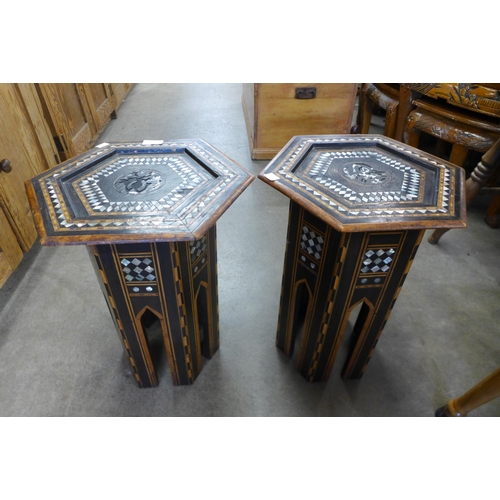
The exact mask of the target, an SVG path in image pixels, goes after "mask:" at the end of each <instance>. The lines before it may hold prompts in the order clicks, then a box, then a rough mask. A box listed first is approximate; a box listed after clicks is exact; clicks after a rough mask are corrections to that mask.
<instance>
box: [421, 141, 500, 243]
mask: <svg viewBox="0 0 500 500" xmlns="http://www.w3.org/2000/svg"><path fill="white" fill-rule="evenodd" d="M498 169H500V139H497V141H496V142H495V144H493V146H491V148H490V149H489V150H488V151H487V152H486V153H484V155H483V157H482V158H481V161H480V162H479V163H478V164H477V166H476V168H475V169H474V170H473V171H472V173H471V174H470V177H469V178H468V179H467V181H466V183H465V204H466V205H467V206H468V205H469V204H470V202H471V201H472V200H473V199H474V198H475V197H476V196H477V194H478V193H479V191H480V190H481V188H483V187H484V186H485V185H486V184H487V183H488V181H489V180H490V179H491V178H492V176H493V175H494V174H495V173H496V171H497V170H498ZM447 231H448V229H436V230H435V231H434V232H433V233H432V234H431V235H430V236H429V238H428V241H429V243H432V244H433V245H435V244H436V243H438V241H439V239H440V238H441V236H442V235H443V234H444V233H446V232H447Z"/></svg>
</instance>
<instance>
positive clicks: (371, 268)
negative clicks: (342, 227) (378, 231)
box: [361, 248, 396, 273]
mask: <svg viewBox="0 0 500 500" xmlns="http://www.w3.org/2000/svg"><path fill="white" fill-rule="evenodd" d="M395 252H396V250H394V248H381V249H380V250H377V251H374V250H368V251H367V252H366V253H365V256H364V260H363V266H364V267H362V268H361V272H362V273H380V272H382V273H386V272H387V271H389V269H390V267H391V263H392V261H393V259H394V257H393V256H394V253H395Z"/></svg>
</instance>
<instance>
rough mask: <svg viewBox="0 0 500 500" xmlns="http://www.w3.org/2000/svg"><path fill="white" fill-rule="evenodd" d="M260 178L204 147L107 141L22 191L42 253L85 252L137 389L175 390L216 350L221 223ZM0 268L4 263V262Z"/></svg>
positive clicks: (191, 143) (191, 378)
mask: <svg viewBox="0 0 500 500" xmlns="http://www.w3.org/2000/svg"><path fill="white" fill-rule="evenodd" d="M253 179H254V176H253V175H251V174H249V173H248V172H247V171H246V170H245V169H243V167H241V166H240V165H238V164H237V163H235V162H234V161H233V160H231V159H230V158H228V157H227V156H226V155H224V154H223V153H221V152H220V151H218V150H217V149H215V148H213V147H212V146H210V145H209V144H208V143H206V142H205V141H203V140H201V139H187V140H179V141H161V140H153V141H148V140H144V141H142V142H126V143H111V144H109V143H103V144H100V145H98V146H96V147H95V148H93V149H92V150H90V151H87V152H86V153H84V154H82V155H79V156H77V157H76V158H73V159H72V160H68V161H66V162H63V163H62V164H60V165H58V166H57V167H55V168H52V169H51V170H50V171H48V172H46V173H44V174H41V175H38V176H36V177H34V178H33V179H31V180H30V181H29V182H27V184H26V188H27V191H28V196H29V200H30V203H31V205H32V208H33V212H34V215H35V220H36V225H37V229H38V232H39V235H40V241H41V243H42V244H43V245H86V246H87V247H88V250H89V254H90V257H91V260H92V263H93V265H94V270H95V272H96V275H97V279H98V281H99V283H100V286H101V290H102V292H103V295H104V298H105V299H106V302H107V304H108V306H109V310H110V312H111V315H112V318H113V321H114V323H115V326H116V329H117V331H118V334H119V337H120V339H121V341H122V344H123V348H124V350H125V353H126V355H127V357H128V360H129V362H130V368H131V371H132V374H133V376H134V378H135V380H136V382H137V384H138V385H139V387H141V388H143V387H155V386H157V385H158V376H157V370H156V367H155V362H154V357H155V356H154V352H153V351H154V348H153V346H152V345H151V344H152V339H151V338H150V337H148V328H149V327H150V326H151V324H152V323H155V322H156V323H158V322H159V326H160V329H161V335H162V340H163V347H164V348H165V349H166V353H167V358H168V364H169V368H170V370H171V375H172V381H173V383H174V385H187V384H192V383H193V382H194V381H195V379H196V377H197V376H198V375H199V373H200V371H201V369H202V366H203V361H202V357H205V358H208V359H210V358H211V357H212V356H213V355H214V353H215V352H216V351H217V349H218V347H219V319H218V318H219V316H218V294H217V253H216V222H217V220H218V219H219V217H220V216H221V215H222V214H223V213H224V212H225V211H226V210H227V209H228V208H229V207H230V205H231V204H232V203H233V202H234V201H235V200H236V198H237V197H238V196H239V195H240V194H241V193H242V192H243V190H244V189H246V187H247V186H248V185H249V184H250V183H251V182H252V181H253ZM0 263H1V262H0Z"/></svg>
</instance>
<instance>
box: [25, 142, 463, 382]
mask: <svg viewBox="0 0 500 500" xmlns="http://www.w3.org/2000/svg"><path fill="white" fill-rule="evenodd" d="M259 178H260V179H261V180H262V181H264V182H266V183H268V184H269V185H270V186H272V187H273V188H275V189H277V190H279V191H281V192H282V193H283V194H285V195H286V196H287V197H289V199H290V209H289V222H288V236H287V243H286V249H285V262H284V268H283V277H282V288H281V299H280V306H279V315H278V317H279V319H278V329H277V337H276V345H277V346H278V348H279V349H281V350H282V351H283V353H284V354H285V355H286V356H289V357H291V356H292V354H293V350H294V345H295V343H296V340H297V338H298V337H299V332H301V333H300V337H301V341H300V346H299V352H298V356H297V368H298V370H299V371H300V373H301V374H302V375H303V376H304V378H305V379H306V380H308V381H310V382H314V381H319V380H327V379H328V377H329V375H330V372H331V370H332V366H333V363H334V360H335V357H336V354H337V351H338V348H339V345H340V341H341V339H342V336H343V333H344V330H345V329H346V325H347V321H348V319H349V316H350V314H351V312H352V311H353V310H354V309H355V308H356V307H357V306H359V305H360V310H359V315H358V318H357V320H356V323H355V325H354V329H353V332H352V334H351V342H350V347H349V353H348V355H347V360H346V362H345V365H344V369H343V371H342V377H343V378H345V379H352V378H360V377H361V376H362V374H363V372H364V370H365V368H366V365H367V363H368V361H369V359H370V357H371V355H372V354H373V350H374V348H375V345H376V343H377V341H378V338H379V336H380V334H381V332H382V330H383V328H384V326H385V324H386V322H387V320H388V318H389V315H390V312H391V310H392V308H393V306H394V303H395V301H396V298H397V296H398V294H399V292H400V290H401V287H402V286H403V283H404V280H405V278H406V276H407V274H408V271H409V269H410V266H411V264H412V262H413V260H414V258H415V254H416V252H417V249H418V246H419V243H420V241H421V239H422V236H423V233H424V231H425V229H435V228H460V227H465V225H466V223H465V197H464V172H463V170H462V169H460V168H458V167H456V166H454V165H452V164H450V163H447V162H445V161H443V160H441V159H439V158H436V157H433V156H431V155H428V154H426V153H424V152H422V151H420V150H418V149H415V148H412V147H409V146H407V145H404V144H402V143H399V142H397V141H394V140H392V139H388V138H386V137H384V136H377V135H324V136H298V137H294V138H292V139H291V140H290V142H289V143H288V144H287V145H286V146H285V147H284V148H283V149H282V151H281V152H280V153H278V155H277V156H276V157H275V158H274V159H273V160H272V161H271V162H270V163H269V164H268V166H267V167H266V168H265V169H264V170H263V171H262V172H261V173H260V174H259ZM253 180H254V176H253V175H251V174H249V173H248V172H246V171H245V170H244V169H243V168H242V167H241V166H239V165H238V164H237V163H235V162H234V161H233V160H231V159H230V158H228V157H227V156H225V155H224V154H223V153H221V152H220V151H218V150H216V149H215V148H213V147H212V146H210V145H209V144H207V143H206V142H205V141H202V140H200V139H193V140H178V141H143V142H138V143H110V144H108V143H105V144H101V145H99V146H97V147H95V148H93V149H92V150H90V151H88V152H87V153H85V154H83V155H80V156H78V157H76V158H74V159H72V160H69V161H67V162H64V163H62V164H60V165H59V166H57V167H54V168H53V169H51V170H49V171H47V172H45V173H43V174H41V175H39V176H37V177H35V178H33V179H31V180H30V181H28V182H27V184H26V186H27V191H28V196H29V199H30V203H31V206H32V209H33V213H34V218H35V223H36V227H37V230H38V233H39V236H40V240H41V243H42V244H43V245H73V244H75V245H86V246H87V249H88V252H89V254H90V258H91V260H92V262H93V265H94V269H95V272H96V275H97V278H98V281H99V283H100V285H101V289H102V291H103V295H104V297H105V299H106V301H107V304H108V306H109V309H110V312H111V316H112V318H113V321H114V323H115V326H116V329H117V331H118V333H119V336H120V337H121V339H122V343H123V347H124V349H125V352H126V354H127V356H128V359H129V362H130V366H131V369H132V372H133V374H134V376H135V379H136V381H137V383H138V385H139V387H154V386H156V385H158V379H157V375H156V372H155V367H154V366H153V362H152V357H151V352H150V348H149V344H148V337H147V329H148V326H149V325H150V324H151V323H152V322H154V321H160V324H161V330H162V334H163V339H164V344H165V348H166V352H167V357H168V362H169V368H170V371H171V375H172V380H173V383H174V385H186V384H192V383H193V382H194V381H195V379H196V377H197V376H198V375H199V373H200V371H201V369H202V366H203V361H202V358H203V357H205V358H208V359H210V358H211V357H212V356H213V355H214V354H215V352H216V351H217V349H218V347H219V311H218V298H217V296H218V289H217V248H216V222H217V220H218V219H219V217H220V216H221V215H222V214H223V213H224V212H225V210H226V209H228V208H229V206H230V205H231V204H232V203H233V202H234V201H235V200H236V199H237V197H238V196H239V195H240V194H241V193H242V192H243V191H244V189H246V187H247V186H248V185H249V184H250V183H251V182H252V181H253Z"/></svg>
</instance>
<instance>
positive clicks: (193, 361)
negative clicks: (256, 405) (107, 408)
mask: <svg viewBox="0 0 500 500" xmlns="http://www.w3.org/2000/svg"><path fill="white" fill-rule="evenodd" d="M216 248H217V246H216V228H215V226H212V228H210V229H209V231H207V233H206V234H205V235H204V236H203V237H202V238H201V239H200V240H195V241H193V242H176V243H136V244H124V245H95V246H89V247H88V250H89V255H90V258H91V261H92V263H93V265H94V270H95V272H96V276H97V279H98V281H99V283H100V286H101V290H102V292H103V295H104V298H105V299H106V302H107V303H108V307H109V310H110V312H111V315H112V318H113V321H114V323H115V327H116V330H117V332H118V336H119V337H120V339H121V341H122V344H123V348H124V352H125V354H126V356H127V358H128V360H129V363H130V369H131V372H132V374H133V376H134V378H135V380H136V382H137V384H138V386H139V387H140V388H147V387H156V386H157V385H158V384H159V382H160V380H159V378H158V373H157V371H158V370H157V364H158V363H157V362H156V360H157V359H160V356H161V354H160V352H159V351H160V350H163V349H165V351H166V355H167V359H168V366H169V369H170V373H171V376H172V383H173V384H174V385H190V384H193V383H194V381H195V380H196V378H197V377H198V375H199V374H200V372H201V370H202V368H203V358H206V359H211V358H212V357H213V355H214V354H215V353H216V352H217V350H218V348H219V343H220V341H219V311H218V297H217V281H218V280H217V250H216ZM155 324H156V325H157V326H159V329H160V331H161V341H160V342H158V340H157V337H155V336H154V335H152V333H151V328H152V327H153V326H154V325H155Z"/></svg>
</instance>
